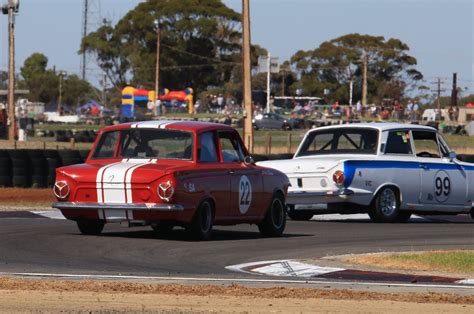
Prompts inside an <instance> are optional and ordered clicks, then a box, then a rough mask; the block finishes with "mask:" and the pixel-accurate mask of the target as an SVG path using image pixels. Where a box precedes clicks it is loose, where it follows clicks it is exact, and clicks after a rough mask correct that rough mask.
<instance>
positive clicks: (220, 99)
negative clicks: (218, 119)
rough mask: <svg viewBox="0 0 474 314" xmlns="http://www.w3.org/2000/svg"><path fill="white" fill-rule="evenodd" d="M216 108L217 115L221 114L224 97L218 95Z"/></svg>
mask: <svg viewBox="0 0 474 314" xmlns="http://www.w3.org/2000/svg"><path fill="white" fill-rule="evenodd" d="M217 106H218V108H219V109H218V110H219V112H218V113H222V111H223V110H224V96H222V94H219V96H217Z"/></svg>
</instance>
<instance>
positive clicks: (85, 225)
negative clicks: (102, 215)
mask: <svg viewBox="0 0 474 314" xmlns="http://www.w3.org/2000/svg"><path fill="white" fill-rule="evenodd" d="M76 223H77V227H78V228H79V231H80V232H81V233H82V234H86V235H99V234H101V232H102V230H103V229H104V225H105V223H104V222H103V221H102V220H78V221H76Z"/></svg>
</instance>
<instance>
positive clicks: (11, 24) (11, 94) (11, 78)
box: [7, 1, 16, 141]
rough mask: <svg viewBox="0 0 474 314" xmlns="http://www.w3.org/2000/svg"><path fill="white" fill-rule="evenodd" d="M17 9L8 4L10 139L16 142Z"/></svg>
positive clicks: (10, 3)
mask: <svg viewBox="0 0 474 314" xmlns="http://www.w3.org/2000/svg"><path fill="white" fill-rule="evenodd" d="M14 11H15V7H14V5H13V3H12V2H11V1H9V2H8V46H9V49H8V96H7V98H8V118H9V120H10V125H9V126H8V139H9V140H10V141H14V140H15V123H16V120H15V33H14V30H15V21H14V18H15V17H14V13H15V12H14Z"/></svg>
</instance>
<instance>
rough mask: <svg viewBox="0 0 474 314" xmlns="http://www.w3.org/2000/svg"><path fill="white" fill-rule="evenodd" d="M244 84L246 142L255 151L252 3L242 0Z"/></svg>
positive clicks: (250, 150) (249, 148)
mask: <svg viewBox="0 0 474 314" xmlns="http://www.w3.org/2000/svg"><path fill="white" fill-rule="evenodd" d="M242 58H243V62H242V85H243V103H244V108H245V110H244V112H245V114H244V142H245V145H246V146H247V149H248V151H249V152H250V153H252V152H253V126H252V117H253V108H252V81H251V65H250V4H249V0H242Z"/></svg>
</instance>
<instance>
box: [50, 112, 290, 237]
mask: <svg viewBox="0 0 474 314" xmlns="http://www.w3.org/2000/svg"><path fill="white" fill-rule="evenodd" d="M288 186H289V181H288V178H287V177H286V176H285V175H284V174H282V173H281V172H279V171H276V170H271V169H266V168H262V167H259V166H256V165H255V163H254V161H253V158H252V157H251V156H249V154H248V152H247V150H246V148H245V146H244V145H243V143H242V140H241V138H240V136H239V134H238V133H237V131H235V130H234V129H233V128H231V127H230V126H227V125H222V124H214V123H203V122H165V121H148V122H138V123H127V124H121V125H117V126H110V127H106V128H104V129H102V130H101V131H100V133H99V135H98V136H97V139H96V141H95V143H94V146H93V148H92V152H91V154H90V155H89V157H88V159H87V160H86V162H85V163H84V164H79V165H73V166H68V167H63V168H58V170H57V171H56V182H55V185H54V194H55V196H56V198H57V202H56V203H54V204H53V207H54V208H58V209H60V210H61V211H62V213H63V215H64V216H65V217H66V218H67V219H70V220H74V221H76V222H77V226H78V227H79V230H80V231H81V232H82V233H83V234H93V235H97V234H100V233H101V232H102V229H103V227H104V225H105V224H106V223H112V222H121V223H125V224H128V225H130V226H135V225H151V226H152V228H153V229H154V230H156V231H158V232H166V231H170V230H171V229H172V228H173V227H175V226H182V227H185V228H187V229H188V230H189V231H191V232H192V234H194V236H195V237H196V238H198V239H203V240H207V239H209V238H210V236H211V232H212V228H213V225H231V224H237V223H248V224H257V225H258V228H259V230H260V232H261V233H262V234H263V235H264V236H280V235H281V234H282V233H283V231H284V229H285V223H286V212H285V211H286V205H285V197H286V193H287V190H288Z"/></svg>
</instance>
